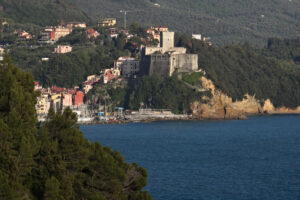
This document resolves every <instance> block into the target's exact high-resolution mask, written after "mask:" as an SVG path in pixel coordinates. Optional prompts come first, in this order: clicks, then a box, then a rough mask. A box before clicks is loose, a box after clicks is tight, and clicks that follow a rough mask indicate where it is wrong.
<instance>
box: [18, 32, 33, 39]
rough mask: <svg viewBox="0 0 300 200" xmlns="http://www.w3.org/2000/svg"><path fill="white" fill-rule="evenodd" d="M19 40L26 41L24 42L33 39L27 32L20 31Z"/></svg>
mask: <svg viewBox="0 0 300 200" xmlns="http://www.w3.org/2000/svg"><path fill="white" fill-rule="evenodd" d="M18 38H20V39H24V40H30V39H32V36H31V35H30V34H29V33H28V32H26V31H20V32H18Z"/></svg>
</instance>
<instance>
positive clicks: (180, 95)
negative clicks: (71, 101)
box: [88, 75, 211, 113]
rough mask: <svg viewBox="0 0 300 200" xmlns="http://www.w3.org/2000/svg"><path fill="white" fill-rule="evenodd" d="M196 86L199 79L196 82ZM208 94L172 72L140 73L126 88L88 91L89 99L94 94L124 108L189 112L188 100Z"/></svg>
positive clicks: (103, 101)
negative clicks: (163, 74) (161, 75)
mask: <svg viewBox="0 0 300 200" xmlns="http://www.w3.org/2000/svg"><path fill="white" fill-rule="evenodd" d="M197 84H198V86H199V85H201V82H197ZM210 95H211V93H210V92H209V91H207V92H198V91H196V90H195V88H191V87H190V86H188V85H187V84H185V83H184V81H182V80H179V79H178V78H177V76H176V75H174V76H172V77H169V78H164V79H161V78H158V77H155V76H144V77H142V78H140V79H138V80H134V79H133V80H131V82H129V84H128V86H127V87H110V86H108V87H106V89H105V90H103V87H102V86H97V87H95V88H94V89H93V90H92V91H91V92H90V93H89V95H88V96H89V99H94V98H95V96H96V97H98V99H99V100H101V101H102V104H104V103H106V104H107V105H111V106H112V107H115V106H122V107H124V108H126V109H132V110H138V109H139V108H156V109H171V110H172V111H173V112H174V113H189V112H190V105H191V103H192V102H194V101H196V100H198V101H200V100H201V99H202V97H203V96H208V97H210Z"/></svg>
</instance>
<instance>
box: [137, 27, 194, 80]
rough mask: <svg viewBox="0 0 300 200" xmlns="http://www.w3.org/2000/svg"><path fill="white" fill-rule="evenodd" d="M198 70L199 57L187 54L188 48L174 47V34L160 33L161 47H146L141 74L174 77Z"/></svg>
mask: <svg viewBox="0 0 300 200" xmlns="http://www.w3.org/2000/svg"><path fill="white" fill-rule="evenodd" d="M197 70H198V55H197V54H187V53H186V48H184V47H174V32H161V33H160V46H159V47H145V48H144V50H143V53H142V59H141V65H140V73H141V74H143V75H150V76H151V75H156V76H159V77H161V76H172V75H173V73H174V72H175V71H176V72H178V73H183V72H193V71H197Z"/></svg>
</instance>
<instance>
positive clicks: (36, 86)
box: [34, 81, 43, 91]
mask: <svg viewBox="0 0 300 200" xmlns="http://www.w3.org/2000/svg"><path fill="white" fill-rule="evenodd" d="M42 89H43V87H42V86H41V85H40V83H39V82H37V81H34V91H41V90H42Z"/></svg>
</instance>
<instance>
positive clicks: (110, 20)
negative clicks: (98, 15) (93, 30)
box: [98, 18, 117, 27]
mask: <svg viewBox="0 0 300 200" xmlns="http://www.w3.org/2000/svg"><path fill="white" fill-rule="evenodd" d="M116 24H117V19H116V18H105V19H103V20H102V21H101V22H99V23H98V25H99V26H101V27H109V26H115V25H116Z"/></svg>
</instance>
